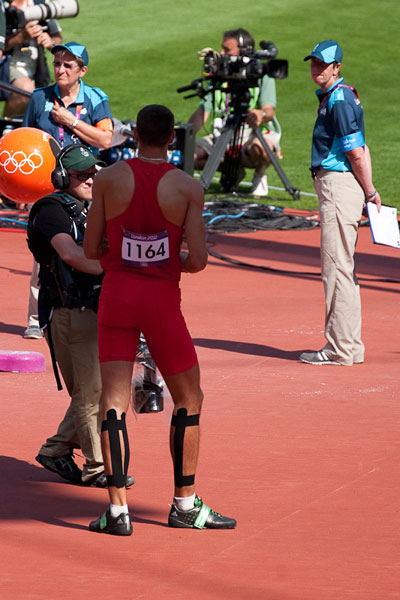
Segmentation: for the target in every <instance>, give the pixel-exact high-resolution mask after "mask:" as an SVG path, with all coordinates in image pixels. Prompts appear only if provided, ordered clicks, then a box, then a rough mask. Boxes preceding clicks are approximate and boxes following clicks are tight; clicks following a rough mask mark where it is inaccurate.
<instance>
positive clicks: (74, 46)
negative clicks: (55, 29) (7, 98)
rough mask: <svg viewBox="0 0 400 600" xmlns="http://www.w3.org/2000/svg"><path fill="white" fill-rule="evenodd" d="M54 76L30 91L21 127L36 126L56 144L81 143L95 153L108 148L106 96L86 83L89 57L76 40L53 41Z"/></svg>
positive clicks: (110, 131)
mask: <svg viewBox="0 0 400 600" xmlns="http://www.w3.org/2000/svg"><path fill="white" fill-rule="evenodd" d="M51 52H52V53H53V55H54V61H53V66H54V78H55V81H56V83H55V84H54V85H49V86H47V87H44V88H39V89H37V90H35V91H34V92H33V93H32V96H31V98H30V100H29V104H28V107H27V109H26V112H25V116H24V120H23V123H22V125H23V127H37V128H38V129H43V131H46V132H47V133H49V134H50V135H52V136H53V137H54V138H55V139H56V140H57V141H58V143H59V144H60V146H68V145H69V144H74V143H82V144H86V145H87V146H90V147H91V148H92V149H94V150H95V152H97V149H98V148H109V147H110V145H111V139H112V134H113V123H112V115H111V110H110V107H109V104H108V97H107V95H106V94H105V93H104V92H103V91H102V90H101V89H100V88H94V87H91V86H89V85H86V84H85V83H84V82H83V81H82V78H83V77H84V76H85V75H86V73H87V70H88V64H89V56H88V53H87V50H86V48H85V46H82V44H78V43H77V42H68V43H67V44H56V45H55V46H53V48H52V49H51Z"/></svg>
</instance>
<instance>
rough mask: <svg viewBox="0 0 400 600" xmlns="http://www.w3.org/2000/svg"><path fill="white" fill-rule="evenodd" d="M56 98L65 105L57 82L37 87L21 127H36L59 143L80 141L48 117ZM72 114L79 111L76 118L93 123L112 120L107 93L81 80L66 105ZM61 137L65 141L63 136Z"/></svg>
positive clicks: (66, 144)
mask: <svg viewBox="0 0 400 600" xmlns="http://www.w3.org/2000/svg"><path fill="white" fill-rule="evenodd" d="M56 99H57V100H58V103H59V105H60V106H64V103H63V101H62V100H61V98H60V91H59V88H58V85H49V86H47V87H44V88H38V89H36V90H34V92H32V96H31V97H30V99H29V103H28V106H27V109H26V112H25V115H24V120H23V122H22V127H37V128H38V129H42V130H43V131H46V133H49V134H50V135H52V136H53V137H54V138H55V139H56V140H57V142H58V143H59V144H60V146H61V145H64V146H68V145H69V144H74V143H75V144H76V143H80V139H79V138H78V136H77V135H76V134H75V133H74V132H73V131H72V130H71V129H68V127H62V126H60V125H59V124H58V123H56V122H55V120H54V119H53V117H52V116H51V111H52V110H53V107H54V101H55V100H56ZM66 108H67V110H69V111H70V113H72V114H73V115H74V116H77V111H78V112H79V109H80V114H79V119H80V120H81V121H84V122H85V123H89V125H96V123H98V122H99V121H102V120H103V119H112V114H111V110H110V107H109V104H108V96H107V94H105V93H104V92H103V91H102V90H101V89H100V88H93V87H91V86H89V85H86V84H85V83H83V81H82V80H80V88H79V94H78V97H77V99H76V100H75V102H74V103H73V104H70V105H69V106H68V107H66ZM63 136H64V142H62V137H63Z"/></svg>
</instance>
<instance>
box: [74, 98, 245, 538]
mask: <svg viewBox="0 0 400 600" xmlns="http://www.w3.org/2000/svg"><path fill="white" fill-rule="evenodd" d="M173 138H174V115H173V114H172V112H171V111H170V110H169V109H168V108H166V107H165V106H160V105H150V106H146V107H144V108H143V109H142V110H141V111H140V112H139V114H138V116H137V121H136V130H135V139H136V141H137V142H138V147H139V154H138V158H134V159H131V160H127V161H121V162H117V163H115V164H113V165H112V166H110V167H108V168H105V169H103V170H102V171H100V173H99V174H98V175H97V176H96V180H95V183H94V186H93V204H92V207H91V209H90V214H89V218H88V222H87V230H86V234H85V240H84V250H85V254H86V256H87V257H88V258H100V259H101V264H102V266H103V268H104V271H105V277H104V281H103V286H102V292H101V297H100V305H99V314H98V328H99V356H100V363H101V374H102V381H103V393H102V399H101V401H102V415H103V423H102V433H101V442H102V451H103V457H104V466H105V473H106V475H107V481H108V493H109V497H110V505H109V507H108V508H107V510H106V512H105V513H104V514H103V515H102V516H101V517H99V519H97V520H96V521H93V522H92V523H90V526H89V528H90V530H91V531H97V532H99V533H110V534H114V535H131V533H132V524H131V520H130V517H129V513H128V506H127V499H126V488H125V485H126V474H127V469H128V463H129V443H128V436H127V431H126V425H125V414H126V411H127V410H128V408H129V402H130V395H131V381H132V371H133V363H134V360H135V355H136V348H137V345H138V342H139V335H140V332H143V334H144V336H145V338H146V342H147V345H148V348H149V350H150V353H151V355H152V358H153V359H154V360H155V362H156V364H157V366H158V368H159V370H160V372H161V373H162V375H163V377H164V380H165V382H166V384H167V386H168V389H169V391H170V393H171V396H172V399H173V402H174V411H173V415H172V421H171V433H170V448H171V455H172V459H173V463H174V484H175V492H174V499H173V503H172V506H171V510H170V513H169V517H168V524H169V526H170V527H184V528H198V529H203V528H213V529H232V528H234V527H235V526H236V521H235V519H231V518H229V517H223V516H221V515H220V514H218V513H216V512H214V511H213V510H211V509H210V508H209V507H208V506H206V505H205V504H204V503H203V502H202V500H201V498H199V497H198V496H197V495H196V494H195V489H194V480H195V471H196V465H197V456H198V449H199V417H200V410H201V404H202V400H203V393H202V391H201V389H200V372H199V365H198V362H197V356H196V352H195V349H194V345H193V342H192V339H191V337H190V334H189V332H188V330H187V328H186V324H185V321H184V318H183V315H182V313H181V309H180V288H179V280H180V275H181V272H182V271H184V272H188V273H196V272H198V271H201V270H202V269H204V268H205V266H206V264H207V250H206V244H205V227H204V222H203V217H202V210H203V204H204V196H203V190H202V188H201V186H200V184H199V183H198V182H197V181H195V180H194V179H193V178H192V177H190V176H189V175H187V174H186V173H184V172H183V171H181V170H179V169H176V168H175V167H173V166H171V165H169V164H168V163H167V162H166V158H167V149H168V146H169V145H170V144H171V142H172V140H173ZM183 233H185V238H186V243H187V247H188V251H187V252H185V253H183V252H181V250H180V247H181V242H182V235H183Z"/></svg>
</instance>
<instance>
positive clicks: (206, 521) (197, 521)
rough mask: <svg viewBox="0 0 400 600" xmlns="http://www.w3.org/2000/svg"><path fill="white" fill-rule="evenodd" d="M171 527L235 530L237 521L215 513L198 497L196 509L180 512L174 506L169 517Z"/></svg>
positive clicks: (195, 503)
mask: <svg viewBox="0 0 400 600" xmlns="http://www.w3.org/2000/svg"><path fill="white" fill-rule="evenodd" d="M168 525H169V526H170V527H183V528H195V529H234V528H235V527H236V520H235V519H231V518H230V517H223V516H222V515H220V514H219V513H216V512H214V511H213V510H211V508H209V507H208V506H206V504H204V503H203V501H202V499H201V498H199V497H198V496H196V498H195V500H194V508H191V509H190V510H179V508H178V507H177V506H176V504H172V506H171V510H170V511H169V516H168Z"/></svg>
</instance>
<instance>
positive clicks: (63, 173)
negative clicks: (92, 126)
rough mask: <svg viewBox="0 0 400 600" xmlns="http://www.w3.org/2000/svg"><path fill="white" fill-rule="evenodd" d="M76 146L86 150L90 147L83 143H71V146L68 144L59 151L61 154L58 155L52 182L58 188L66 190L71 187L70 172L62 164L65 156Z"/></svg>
mask: <svg viewBox="0 0 400 600" xmlns="http://www.w3.org/2000/svg"><path fill="white" fill-rule="evenodd" d="M75 148H84V149H85V150H87V149H88V148H87V146H84V145H83V144H71V145H70V146H67V147H66V148H64V149H63V150H61V152H59V154H57V156H56V166H55V167H54V170H53V171H52V173H51V183H52V184H53V186H54V187H55V188H56V190H66V189H67V188H68V187H69V182H70V178H69V174H68V171H67V170H66V169H65V168H64V166H63V164H62V160H63V158H64V156H66V155H67V154H68V152H70V150H74V149H75Z"/></svg>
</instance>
